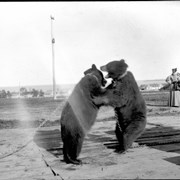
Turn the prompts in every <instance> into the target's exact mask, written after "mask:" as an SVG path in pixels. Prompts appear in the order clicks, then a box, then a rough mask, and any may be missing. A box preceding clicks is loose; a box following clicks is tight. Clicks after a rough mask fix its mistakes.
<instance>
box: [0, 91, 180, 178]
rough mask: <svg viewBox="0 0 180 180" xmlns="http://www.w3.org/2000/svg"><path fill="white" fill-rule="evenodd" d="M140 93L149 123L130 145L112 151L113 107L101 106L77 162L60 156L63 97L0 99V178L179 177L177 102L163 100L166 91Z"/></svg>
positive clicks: (179, 147) (165, 96) (165, 97)
mask: <svg viewBox="0 0 180 180" xmlns="http://www.w3.org/2000/svg"><path fill="white" fill-rule="evenodd" d="M142 94H143V96H144V98H145V101H146V104H147V115H148V116H147V121H148V123H147V127H146V130H145V132H144V133H143V135H142V136H141V137H140V138H138V140H137V141H136V142H135V143H134V144H133V147H134V148H130V149H129V150H128V151H127V153H125V154H122V155H119V154H117V153H115V152H114V149H115V147H116V146H117V140H116V137H115V134H114V128H115V118H114V112H113V109H112V108H111V107H102V108H101V109H100V111H99V113H98V117H97V122H96V123H95V125H94V126H93V128H92V130H91V131H90V132H89V134H88V135H87V137H86V139H85V142H84V144H83V148H82V153H81V154H80V159H82V161H83V162H84V164H83V165H82V166H75V165H71V164H66V163H64V162H63V161H62V159H63V157H62V142H61V137H60V126H59V118H60V115H61V110H62V108H63V105H64V103H65V101H66V100H65V99H61V100H60V99H59V100H55V101H54V100H53V99H52V98H42V99H38V98H34V99H33V98H32V99H1V101H0V117H1V118H0V137H1V138H0V147H1V151H0V179H2V180H9V179H13V180H14V179H17V180H19V179H22V180H24V179H27V180H31V179H36V180H38V179H44V180H51V179H157V178H159V179H180V166H179V165H180V163H179V160H180V156H179V153H180V121H179V116H180V108H177V107H168V106H167V100H168V95H169V92H166V91H163V92H143V93H142ZM45 120H47V122H46V123H45V124H44V125H43V127H40V128H39V129H37V127H38V126H39V124H41V123H42V122H44V121H45ZM138 144H139V145H140V146H138Z"/></svg>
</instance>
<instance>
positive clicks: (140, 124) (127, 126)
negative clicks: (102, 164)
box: [94, 59, 146, 153]
mask: <svg viewBox="0 0 180 180" xmlns="http://www.w3.org/2000/svg"><path fill="white" fill-rule="evenodd" d="M127 68H128V65H127V64H126V63H125V61H124V60H123V59H122V60H119V61H112V62H109V63H108V64H106V65H104V66H101V67H100V69H101V70H102V71H105V72H107V73H108V74H107V76H106V78H112V79H113V83H112V84H113V85H112V84H111V85H110V86H108V87H107V88H106V91H105V93H104V94H103V95H100V96H97V97H94V103H95V104H99V105H100V106H102V105H110V106H113V107H114V110H115V114H116V117H117V122H116V128H115V134H116V137H117V139H118V141H119V146H118V148H117V149H116V152H119V153H122V152H124V151H126V150H127V149H128V148H129V147H130V146H131V145H132V143H133V142H134V141H135V140H136V139H137V138H138V137H139V136H140V135H141V133H142V132H143V131H144V129H145V126H146V104H145V100H144V99H143V96H142V94H141V92H140V90H139V87H138V85H137V83H136V80H135V78H134V76H133V74H132V73H131V72H130V71H127Z"/></svg>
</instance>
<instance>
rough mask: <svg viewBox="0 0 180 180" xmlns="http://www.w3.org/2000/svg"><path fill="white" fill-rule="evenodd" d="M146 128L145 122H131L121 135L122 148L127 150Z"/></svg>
mask: <svg viewBox="0 0 180 180" xmlns="http://www.w3.org/2000/svg"><path fill="white" fill-rule="evenodd" d="M145 126H146V120H142V121H139V120H137V121H133V122H131V123H130V124H129V125H128V127H127V128H126V129H125V131H124V135H123V146H124V149H125V150H127V149H128V148H130V147H131V146H132V144H133V142H134V141H135V140H136V139H137V138H138V137H139V136H140V135H141V134H142V132H143V131H144V129H145Z"/></svg>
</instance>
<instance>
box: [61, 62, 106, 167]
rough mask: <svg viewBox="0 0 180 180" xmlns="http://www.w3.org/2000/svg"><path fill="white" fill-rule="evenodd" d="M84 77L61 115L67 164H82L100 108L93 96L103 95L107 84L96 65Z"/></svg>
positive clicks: (64, 153)
mask: <svg viewBox="0 0 180 180" xmlns="http://www.w3.org/2000/svg"><path fill="white" fill-rule="evenodd" d="M84 75H85V76H84V77H83V78H82V79H81V80H80V81H79V83H78V84H77V85H76V86H75V88H74V90H73V92H72V94H71V95H70V96H69V98H68V100H67V102H66V104H65V106H64V108H63V110H62V114H61V119H60V123H61V137H62V141H63V155H64V161H65V162H66V163H72V164H80V163H81V160H79V159H77V157H78V156H79V154H80V152H81V148H82V144H83V141H84V137H85V135H86V134H87V133H88V131H89V130H90V128H91V127H92V125H93V124H94V122H95V119H96V116H97V113H98V110H99V107H100V106H98V105H95V104H94V102H93V96H98V95H99V94H101V93H103V92H104V89H103V88H102V86H105V84H106V82H107V81H106V80H105V79H104V77H103V74H102V72H101V71H100V70H98V69H97V68H96V66H95V65H94V64H93V65H92V68H90V69H88V70H86V71H85V72H84Z"/></svg>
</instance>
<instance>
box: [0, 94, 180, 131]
mask: <svg viewBox="0 0 180 180" xmlns="http://www.w3.org/2000/svg"><path fill="white" fill-rule="evenodd" d="M142 95H143V97H144V99H145V101H146V104H147V114H148V116H163V115H166V116H167V115H175V116H176V115H179V114H180V112H179V108H176V109H172V108H170V107H168V106H167V101H168V96H169V92H168V91H161V92H159V91H154V92H153V91H151V92H142ZM65 102H66V99H58V100H53V99H52V98H29V99H28V98H27V99H0V129H4V128H17V127H29V126H30V127H37V126H38V125H39V124H40V123H42V122H43V121H44V120H47V122H46V124H45V126H52V125H59V119H60V116H61V111H62V108H63V106H64V104H65ZM113 116H114V112H113V108H111V107H102V108H101V109H100V111H99V114H98V117H97V120H103V121H104V120H109V119H110V118H111V119H112V117H113ZM112 120H113V119H112Z"/></svg>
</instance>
